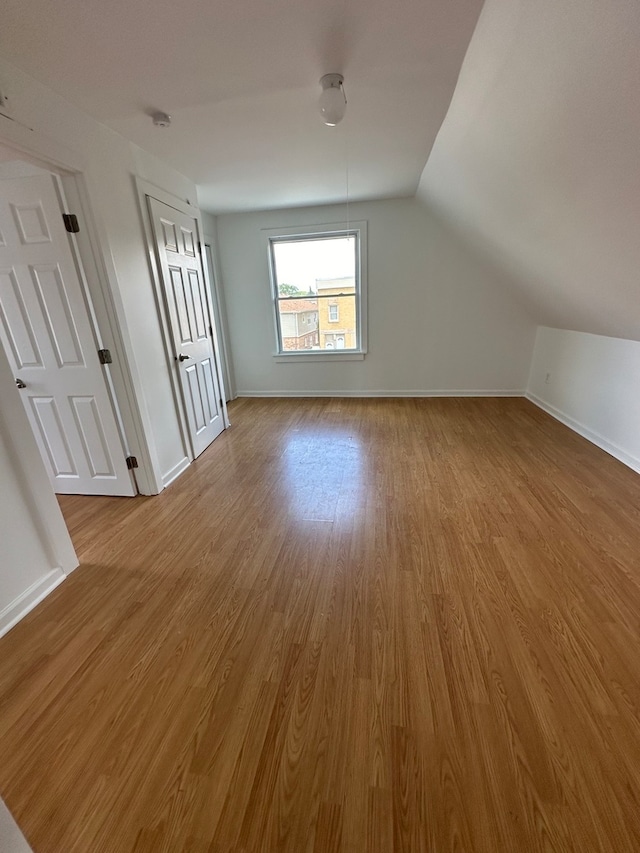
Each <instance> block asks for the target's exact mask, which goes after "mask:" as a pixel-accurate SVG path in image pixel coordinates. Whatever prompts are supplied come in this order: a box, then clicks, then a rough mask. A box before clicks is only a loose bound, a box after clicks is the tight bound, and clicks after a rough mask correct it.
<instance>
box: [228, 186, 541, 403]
mask: <svg viewBox="0 0 640 853" xmlns="http://www.w3.org/2000/svg"><path fill="white" fill-rule="evenodd" d="M349 218H350V219H351V220H352V221H355V220H363V219H364V220H367V222H368V249H369V251H368V269H369V293H368V298H369V311H368V321H369V340H368V348H369V352H368V354H367V356H366V357H365V359H364V361H339V362H335V363H331V362H326V361H323V362H318V363H304V364H292V363H290V362H287V363H282V362H276V361H274V359H273V358H272V354H273V352H274V350H275V333H274V328H273V314H272V307H271V291H270V286H269V272H268V267H267V257H266V251H265V246H264V238H263V236H262V234H261V229H264V228H277V227H286V226H296V225H303V224H304V225H311V224H314V225H315V224H321V223H331V222H344V220H345V219H346V211H345V208H344V206H328V207H320V208H304V209H294V210H282V211H270V212H264V213H251V214H236V215H229V216H219V217H217V226H218V243H219V252H220V255H219V260H220V267H221V272H222V282H223V286H224V294H225V300H226V305H227V315H228V323H229V329H230V342H231V353H232V360H233V368H234V373H235V380H236V386H237V391H238V394H240V395H242V394H301V393H310V394H313V393H320V394H322V393H324V394H328V393H337V394H340V393H343V394H375V393H381V394H384V393H387V394H394V393H398V394H402V393H407V394H411V393H415V394H428V393H438V392H442V393H449V394H456V393H465V392H476V393H483V392H488V393H522V392H523V391H524V389H525V387H526V382H527V377H528V373H529V365H530V359H531V353H532V349H533V342H534V337H535V324H534V322H533V320H532V318H531V317H530V316H529V314H528V313H527V311H526V310H525V308H524V307H523V305H521V304H520V303H519V302H518V300H517V298H516V297H515V296H514V295H513V293H512V291H511V289H510V287H509V282H508V281H506V280H505V279H504V277H503V274H501V273H499V272H498V271H497V270H496V269H494V268H492V267H488V266H487V265H486V263H485V262H484V261H483V259H482V258H480V257H479V256H477V255H476V254H474V253H473V251H472V250H471V249H469V248H468V247H467V246H465V245H464V244H462V243H461V242H460V240H459V239H458V238H457V237H456V236H455V235H454V234H453V233H452V232H451V231H450V230H449V229H447V227H446V226H444V225H443V224H442V223H441V222H440V221H438V220H437V219H436V218H435V217H434V216H433V215H431V213H430V212H429V211H428V210H427V209H425V207H424V206H423V205H422V204H421V203H420V202H418V201H416V200H414V199H397V200H391V201H377V202H367V203H359V204H352V205H350V210H349Z"/></svg>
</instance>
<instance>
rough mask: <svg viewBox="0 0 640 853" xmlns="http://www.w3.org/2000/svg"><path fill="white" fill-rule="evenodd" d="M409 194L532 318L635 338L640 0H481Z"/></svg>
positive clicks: (639, 240)
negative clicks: (487, 265)
mask: <svg viewBox="0 0 640 853" xmlns="http://www.w3.org/2000/svg"><path fill="white" fill-rule="evenodd" d="M419 197H420V198H422V199H423V200H424V201H425V202H427V203H428V204H429V205H431V206H433V207H437V208H438V209H439V210H440V212H441V215H442V216H444V217H446V218H447V219H448V221H449V222H450V223H452V224H454V225H455V226H456V227H457V228H458V229H459V230H460V231H461V232H463V233H464V234H465V235H466V236H467V237H468V239H470V240H472V241H473V242H474V243H475V245H476V246H477V247H478V248H479V249H480V250H482V251H483V252H484V253H485V254H487V255H489V256H490V257H491V258H492V260H493V261H494V262H495V263H496V264H499V265H500V266H502V267H504V268H506V269H507V270H508V271H509V273H510V275H511V278H512V280H513V282H514V285H515V286H516V287H518V288H519V289H520V291H521V293H522V295H523V297H524V298H525V299H526V300H527V301H528V303H529V304H530V305H531V307H532V309H533V310H534V311H535V315H536V316H537V318H538V319H539V320H540V322H542V323H545V324H547V325H552V326H557V327H560V328H569V329H577V330H582V331H588V332H594V333H599V334H604V335H612V336H618V337H626V338H631V339H636V340H638V339H640V3H638V2H637V0H606V2H602V0H562V2H558V0H536V2H535V3H534V2H531V0H486V3H485V6H484V9H483V12H482V14H481V16H480V20H479V22H478V27H477V29H476V32H475V34H474V36H473V39H472V41H471V44H470V47H469V51H468V53H467V56H466V59H465V61H464V64H463V68H462V71H461V75H460V80H459V82H458V86H457V88H456V92H455V95H454V97H453V101H452V103H451V107H450V109H449V112H448V115H447V118H446V120H445V122H444V124H443V126H442V129H441V131H440V134H439V136H438V139H437V141H436V143H435V145H434V147H433V150H432V153H431V156H430V157H429V161H428V163H427V166H426V168H425V171H424V174H423V176H422V180H421V184H420V190H419Z"/></svg>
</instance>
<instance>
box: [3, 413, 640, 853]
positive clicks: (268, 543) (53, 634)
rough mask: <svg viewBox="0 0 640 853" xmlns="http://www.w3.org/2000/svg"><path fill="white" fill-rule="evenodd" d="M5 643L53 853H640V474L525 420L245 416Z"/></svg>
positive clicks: (23, 764)
mask: <svg viewBox="0 0 640 853" xmlns="http://www.w3.org/2000/svg"><path fill="white" fill-rule="evenodd" d="M231 416H232V419H233V423H234V426H233V428H232V429H231V430H230V431H228V432H227V433H225V434H223V435H222V436H221V437H220V438H219V439H217V440H216V442H215V443H214V444H213V445H212V447H211V448H210V449H209V450H208V451H207V452H206V453H205V454H204V455H203V456H202V457H201V459H200V460H199V461H198V462H197V463H196V464H194V465H193V466H191V468H190V470H189V471H188V472H187V473H185V474H184V475H183V476H182V477H181V478H180V479H179V480H178V481H177V482H176V483H174V484H173V485H172V486H171V487H170V488H169V489H168V490H167V491H166V492H165V493H164V494H162V495H161V496H159V497H156V498H137V499H130V500H127V499H114V498H67V499H64V500H62V505H63V508H64V512H65V515H66V517H67V519H68V522H69V525H70V529H71V532H72V536H73V538H74V541H75V543H76V546H77V550H78V552H79V555H80V557H81V560H82V567H81V568H80V569H79V570H78V571H77V572H75V573H74V574H73V575H72V576H71V577H70V578H69V580H68V581H67V582H65V583H64V584H63V585H62V586H61V587H59V588H58V590H56V592H55V593H54V594H52V595H51V596H50V598H48V599H47V600H46V601H45V602H44V603H43V604H42V605H41V606H40V607H39V608H38V609H37V610H36V611H35V612H34V613H32V614H31V615H30V616H29V617H28V618H27V619H25V620H24V621H23V622H22V623H20V624H19V625H18V626H17V627H16V628H15V629H14V630H13V631H11V632H10V633H9V634H8V635H7V636H6V637H5V638H4V639H3V640H2V641H1V642H0V796H2V797H3V798H4V799H5V801H6V803H7V805H8V806H9V807H10V809H11V810H12V812H13V813H14V815H15V817H16V818H17V820H18V822H19V824H20V826H21V828H22V830H23V832H24V833H25V835H26V837H27V839H28V840H29V842H30V844H31V845H32V846H33V848H34V851H35V853H103V851H104V853H106V851H108V853H129V851H137V853H140V851H148V853H205V851H209V853H232V851H243V853H254V851H264V852H265V853H271V851H274V853H275V851H291V853H330V851H344V852H345V853H347V852H348V853H392V851H394V853H399V851H403V853H405V851H415V853H418V851H420V853H448V852H449V851H459V853H462V851H464V853H472V851H473V852H474V853H475V851H483V853H529V851H531V852H532V853H533V851H563V853H565V851H579V853H595V852H596V851H602V853H613V851H615V853H627V851H628V852H629V853H631V851H634V853H637V851H639V850H640V646H639V634H640V526H639V507H640V477H638V476H637V475H636V474H634V473H633V472H631V471H630V470H628V469H626V468H625V467H624V466H623V465H621V464H620V463H618V462H616V461H615V460H613V459H612V458H611V457H609V456H607V455H606V454H605V453H603V452H602V451H600V450H598V449H596V448H594V447H593V446H591V445H590V444H588V443H587V442H586V441H584V440H583V439H581V438H579V437H578V436H576V435H575V434H573V433H571V432H570V431H569V430H567V429H565V428H564V427H562V426H561V425H559V424H557V423H556V422H554V421H553V420H552V419H550V418H549V417H548V416H547V415H545V414H543V413H542V412H540V411H539V410H537V409H535V408H534V407H533V406H532V405H531V404H529V403H528V402H526V401H524V400H519V399H511V400H496V399H493V400H492V399H485V400H469V399H467V400H444V399H431V400H315V401H303V400H268V401H265V400H262V401H260V400H244V401H239V402H237V403H236V404H234V405H233V406H232V408H231Z"/></svg>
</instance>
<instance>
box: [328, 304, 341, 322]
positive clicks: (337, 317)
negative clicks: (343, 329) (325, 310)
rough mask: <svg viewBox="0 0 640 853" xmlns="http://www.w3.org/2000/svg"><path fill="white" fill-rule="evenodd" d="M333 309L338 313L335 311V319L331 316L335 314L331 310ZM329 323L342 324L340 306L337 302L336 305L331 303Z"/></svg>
mask: <svg viewBox="0 0 640 853" xmlns="http://www.w3.org/2000/svg"><path fill="white" fill-rule="evenodd" d="M332 308H335V309H336V311H335V314H336V316H335V317H332V316H331V314H332V313H333V312H332V310H331V309H332ZM327 322H328V323H339V322H340V306H339V305H338V303H337V302H336V304H335V305H334V304H333V303H331V302H330V303H329V318H328V320H327Z"/></svg>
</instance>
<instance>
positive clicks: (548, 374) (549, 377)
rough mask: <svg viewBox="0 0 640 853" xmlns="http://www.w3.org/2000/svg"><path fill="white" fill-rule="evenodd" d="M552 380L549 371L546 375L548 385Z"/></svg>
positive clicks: (545, 379) (545, 380) (545, 381)
mask: <svg viewBox="0 0 640 853" xmlns="http://www.w3.org/2000/svg"><path fill="white" fill-rule="evenodd" d="M550 381H551V374H550V373H547V375H546V376H545V377H544V384H545V385H548V384H549V382H550Z"/></svg>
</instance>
